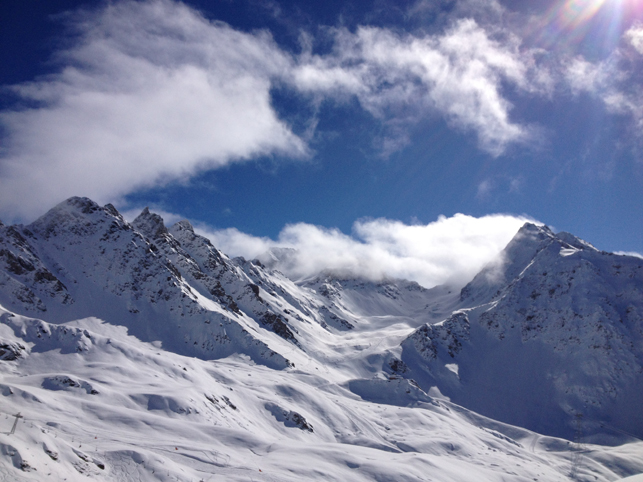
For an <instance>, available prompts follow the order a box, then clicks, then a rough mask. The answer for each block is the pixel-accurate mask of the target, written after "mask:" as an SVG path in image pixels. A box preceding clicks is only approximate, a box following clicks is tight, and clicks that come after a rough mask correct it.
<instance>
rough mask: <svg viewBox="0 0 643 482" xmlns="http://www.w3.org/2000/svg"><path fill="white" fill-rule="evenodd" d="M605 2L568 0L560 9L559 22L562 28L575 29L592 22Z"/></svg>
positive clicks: (602, 0) (600, 0) (603, 0)
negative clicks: (589, 21)
mask: <svg viewBox="0 0 643 482" xmlns="http://www.w3.org/2000/svg"><path fill="white" fill-rule="evenodd" d="M603 4H605V0H567V1H566V2H565V3H564V4H563V5H562V7H560V8H559V9H558V15H557V17H558V18H557V20H558V22H559V24H560V27H562V28H574V27H577V26H579V25H581V24H583V23H585V22H587V21H588V20H590V19H591V18H592V17H594V15H596V13H597V12H598V11H599V10H600V9H601V7H602V6H603Z"/></svg>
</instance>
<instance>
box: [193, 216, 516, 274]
mask: <svg viewBox="0 0 643 482" xmlns="http://www.w3.org/2000/svg"><path fill="white" fill-rule="evenodd" d="M526 221H528V219H527V218H524V217H516V216H510V215H501V214H496V215H489V216H484V217H481V218H475V217H472V216H467V215H464V214H456V215H454V216H452V217H450V218H446V217H444V216H441V217H440V218H439V219H438V220H437V221H435V222H432V223H429V224H426V225H408V224H404V223H402V222H400V221H392V220H388V219H374V220H362V221H358V222H356V223H355V224H354V226H353V233H352V235H350V236H349V235H346V234H344V233H342V232H340V231H339V230H337V229H327V228H322V227H319V226H314V225H311V224H304V223H299V224H292V225H288V226H286V227H285V228H284V229H283V230H282V231H281V233H280V234H279V237H278V239H277V240H271V239H268V238H258V237H254V236H250V235H248V234H245V233H242V232H240V231H238V230H236V229H225V230H211V229H207V228H206V227H204V226H201V227H200V228H199V229H198V231H199V232H200V233H201V234H203V235H205V236H207V237H209V238H210V239H211V240H212V242H213V244H214V245H215V246H217V247H218V248H219V249H221V250H222V251H223V252H225V253H227V254H228V255H231V256H244V257H245V258H248V259H253V258H256V257H259V258H260V259H262V260H264V261H266V260H268V259H269V256H266V255H265V254H266V251H267V250H269V249H270V248H276V247H281V248H291V249H292V251H288V252H287V253H286V254H285V255H284V253H282V254H281V255H279V256H280V258H281V259H280V260H279V261H278V262H277V263H276V264H275V267H276V268H277V269H279V270H280V271H282V272H283V273H284V274H286V275H288V276H290V277H292V278H294V279H305V278H308V277H310V276H313V275H315V274H317V273H319V272H321V271H329V272H332V273H334V274H336V275H338V276H359V277H364V278H367V279H372V280H381V279H383V278H387V277H388V278H404V279H409V280H413V281H417V282H418V283H420V284H422V285H423V286H426V287H432V286H435V285H438V284H442V283H451V284H453V285H456V286H462V285H464V284H465V283H466V282H468V281H470V280H471V279H472V278H473V276H475V274H476V273H478V272H479V271H480V269H482V268H483V267H484V266H485V265H486V264H487V263H490V262H492V261H493V260H494V259H496V257H497V256H498V253H499V252H500V251H501V250H502V249H503V248H504V247H505V246H506V244H507V243H508V242H509V241H510V240H511V238H512V237H513V236H514V235H515V234H516V232H517V231H518V229H519V228H520V227H521V226H522V225H523V224H524V223H525V222H526Z"/></svg>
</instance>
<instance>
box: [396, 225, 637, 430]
mask: <svg viewBox="0 0 643 482" xmlns="http://www.w3.org/2000/svg"><path fill="white" fill-rule="evenodd" d="M504 260H505V263H504V265H501V266H492V267H489V268H488V269H487V270H484V271H483V272H481V273H480V274H478V275H477V276H476V278H475V279H474V280H473V281H472V282H471V283H469V284H468V285H467V286H465V287H464V288H463V289H462V292H461V306H460V309H459V310H457V311H456V312H455V313H454V314H453V315H452V316H450V317H449V318H447V319H446V320H444V321H442V322H440V323H438V324H433V325H425V326H423V327H421V328H419V329H418V330H417V331H416V332H414V333H413V334H412V335H411V336H410V337H409V338H408V339H407V340H406V341H405V342H404V343H403V344H402V346H403V356H402V359H403V360H404V361H405V362H406V363H407V364H408V365H409V366H410V367H411V369H410V370H409V373H408V375H407V376H409V377H413V378H414V379H415V380H417V381H418V382H419V383H420V385H421V386H422V387H423V388H424V389H425V390H428V389H429V387H430V386H437V387H439V389H440V391H441V392H442V393H443V394H444V395H446V396H448V397H450V398H451V400H452V401H454V402H456V403H458V404H461V405H464V406H466V407H468V408H470V409H472V410H475V411H477V412H479V413H482V414H485V415H487V416H489V417H492V418H495V419H498V420H503V421H505V422H507V423H512V424H516V425H520V426H522V427H527V428H530V429H532V430H536V431H538V432H540V433H546V434H550V435H556V436H563V437H567V438H569V439H572V438H573V437H574V434H575V432H576V431H577V428H576V420H577V414H582V417H583V427H582V430H583V431H584V433H585V435H596V437H595V440H597V441H599V440H600V441H603V442H609V440H610V438H614V439H616V440H620V439H621V435H623V432H628V433H629V434H631V435H634V436H636V437H639V438H643V410H641V409H640V407H641V401H642V400H643V260H641V259H640V258H635V257H629V256H617V255H613V254H611V253H604V252H600V251H598V250H596V249H595V248H594V247H592V246H591V245H589V244H587V243H585V242H583V241H581V240H579V239H577V238H575V237H573V236H571V235H569V234H567V233H561V234H558V235H554V234H553V233H552V232H551V231H550V230H548V229H547V228H546V227H538V226H535V225H531V224H527V225H525V226H524V227H523V228H522V229H521V230H520V231H519V233H518V234H517V235H516V238H514V240H513V241H512V242H511V243H510V244H509V245H508V246H507V248H506V249H505V251H504ZM454 367H457V370H455V369H454Z"/></svg>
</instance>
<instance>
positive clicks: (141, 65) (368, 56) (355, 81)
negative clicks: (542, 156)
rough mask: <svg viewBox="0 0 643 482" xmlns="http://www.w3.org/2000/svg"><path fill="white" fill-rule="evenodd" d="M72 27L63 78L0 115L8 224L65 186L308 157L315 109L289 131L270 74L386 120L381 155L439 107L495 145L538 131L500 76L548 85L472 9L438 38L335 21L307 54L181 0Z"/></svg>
mask: <svg viewBox="0 0 643 482" xmlns="http://www.w3.org/2000/svg"><path fill="white" fill-rule="evenodd" d="M469 3H471V5H475V4H480V5H482V3H484V2H482V3H480V2H478V1H477V0H472V1H471V2H469ZM492 10H493V9H492ZM476 11H478V10H476ZM70 23H71V25H72V26H73V28H74V29H75V30H76V31H77V33H78V35H77V36H76V37H75V40H73V41H70V42H69V43H68V44H67V45H68V47H67V48H66V49H65V50H63V51H60V52H58V54H57V55H56V57H55V60H56V61H57V62H58V65H59V67H60V70H59V72H57V73H54V74H51V75H49V76H46V77H43V78H39V79H36V80H34V81H33V82H29V83H23V84H20V85H17V86H14V87H13V89H14V91H15V93H17V94H18V95H19V96H21V97H22V99H23V100H25V101H26V102H25V105H28V106H29V107H25V108H22V109H19V110H14V111H4V112H2V113H0V124H1V125H2V127H3V128H4V132H5V136H4V138H3V149H2V152H0V156H1V158H0V214H1V215H2V216H3V217H4V218H5V220H9V221H10V220H15V219H16V218H18V219H20V218H22V219H27V218H30V217H33V216H35V215H37V214H39V213H40V212H42V211H43V210H45V209H46V208H48V207H50V206H51V205H53V204H55V203H57V202H59V201H60V200H62V199H64V198H66V197H68V196H71V195H81V196H88V197H91V198H93V199H95V200H96V201H98V202H101V203H103V202H113V203H119V201H121V200H122V197H123V196H125V195H127V194H129V193H131V192H134V191H136V190H139V189H143V188H149V187H156V186H162V185H163V184H165V183H167V182H169V181H177V180H178V181H184V180H187V179H189V178H190V177H192V176H194V175H195V174H197V173H198V172H201V171H203V170H206V169H214V168H218V167H221V166H225V165H228V164H229V163H232V162H240V161H245V160H249V159H253V158H257V157H258V156H262V155H272V154H279V155H285V156H290V157H299V156H306V155H308V154H309V151H308V147H307V145H306V141H307V140H308V139H310V138H312V132H311V131H312V130H314V129H315V126H316V121H317V119H316V116H315V117H314V118H313V119H312V120H310V122H309V129H308V130H306V132H305V133H304V134H303V136H302V137H299V136H297V135H295V134H294V133H293V130H292V129H291V127H290V126H289V125H287V124H286V123H284V122H283V121H282V120H280V119H279V117H278V116H277V113H276V112H275V110H274V109H273V107H272V105H271V101H272V99H271V89H272V88H273V87H274V86H275V85H276V84H278V85H279V86H285V87H287V88H290V89H294V90H296V91H299V92H305V93H312V94H313V96H312V97H313V100H312V102H313V104H314V105H315V104H316V105H317V106H318V105H319V102H321V100H320V99H323V98H328V97H330V98H333V99H341V98H349V97H351V96H355V97H356V98H357V99H359V102H360V103H361V105H362V107H363V108H364V109H366V110H367V111H368V112H370V113H371V114H373V115H374V116H375V117H377V118H378V119H380V120H381V121H382V122H383V124H384V125H385V126H386V127H387V128H388V130H386V129H385V134H384V135H383V136H382V137H383V139H379V143H380V145H381V148H382V151H383V152H384V153H390V152H392V151H395V150H399V149H401V148H402V147H403V146H404V145H405V144H406V143H407V142H408V141H409V139H410V137H409V126H411V125H412V124H413V123H415V122H416V121H418V120H420V119H422V118H425V117H426V116H427V115H435V113H438V114H439V115H442V116H444V117H445V118H446V119H447V120H448V122H449V123H450V125H452V126H455V127H457V128H459V129H462V130H464V131H467V132H474V133H476V134H477V136H478V139H479V143H480V146H481V147H482V148H483V149H486V150H487V151H489V152H491V153H492V154H500V153H502V152H503V151H504V150H505V148H506V147H507V146H508V145H510V144H512V143H520V142H525V141H528V140H530V139H532V137H533V135H534V131H533V129H532V128H530V127H528V126H525V125H521V124H519V123H517V122H514V121H512V120H511V119H510V116H509V113H510V111H511V107H512V106H511V104H510V102H509V101H508V100H507V99H506V98H505V97H504V96H503V89H504V88H505V86H511V87H512V88H514V90H517V91H522V92H526V91H527V92H536V91H538V92H541V91H542V89H546V86H545V85H544V84H543V83H542V82H541V80H538V79H540V78H542V73H541V72H539V71H538V69H535V68H534V67H533V58H532V57H533V56H532V53H531V52H530V51H526V50H524V49H521V47H520V42H519V40H518V39H517V37H512V36H511V35H508V34H506V33H505V34H504V37H501V36H498V32H499V29H496V31H495V33H494V36H492V35H491V34H490V33H489V32H488V31H487V30H485V29H484V28H482V27H481V26H480V25H479V24H477V23H476V22H475V21H474V20H471V19H461V20H459V21H457V22H455V23H454V24H452V26H451V27H449V28H448V29H447V30H446V31H445V32H443V33H442V34H439V35H423V36H422V35H415V36H414V35H399V34H397V33H394V32H392V31H390V30H386V29H383V28H373V27H360V28H358V29H357V30H356V31H355V32H354V33H351V32H349V31H348V30H345V29H336V30H335V31H334V32H335V33H334V48H333V50H332V52H331V53H330V54H327V55H325V56H316V55H312V53H311V50H309V49H308V50H306V52H305V53H303V54H301V55H300V56H298V57H295V56H294V55H292V54H290V53H287V52H285V51H284V50H282V49H281V48H280V47H279V46H278V45H277V44H276V43H275V42H274V41H273V39H272V38H271V36H270V35H269V34H268V33H266V32H258V33H244V32H240V31H236V30H234V29H233V28H231V27H229V26H227V25H225V24H222V23H219V22H212V21H209V20H207V19H205V18H204V17H203V16H202V15H201V14H200V13H198V12H197V11H195V10H193V9H191V8H190V7H188V6H186V5H184V4H182V3H180V2H176V1H174V0H146V1H134V0H121V1H115V2H109V3H106V4H105V5H104V6H103V7H101V8H99V9H95V10H92V11H84V12H80V13H78V12H77V13H76V14H75V15H72V16H71V17H70ZM539 89H540V90H539ZM302 101H304V102H305V101H306V100H304V99H302ZM304 124H306V123H305V122H304ZM299 127H302V126H299ZM303 127H305V125H304V126H303ZM25 193H29V195H25ZM7 218H9V219H7Z"/></svg>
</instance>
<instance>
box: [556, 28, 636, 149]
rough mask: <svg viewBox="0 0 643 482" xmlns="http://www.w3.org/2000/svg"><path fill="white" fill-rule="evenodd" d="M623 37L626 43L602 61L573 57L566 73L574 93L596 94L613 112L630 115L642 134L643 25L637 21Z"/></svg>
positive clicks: (565, 75) (634, 129) (633, 123)
mask: <svg viewBox="0 0 643 482" xmlns="http://www.w3.org/2000/svg"><path fill="white" fill-rule="evenodd" d="M623 40H624V41H625V44H624V45H621V46H620V47H619V48H617V49H615V50H614V51H613V52H612V53H611V54H610V55H609V56H608V57H607V58H605V59H603V60H601V61H597V62H589V61H587V60H586V59H585V58H583V57H580V56H579V57H577V58H575V59H573V60H571V61H570V62H569V63H568V65H567V68H566V69H565V71H564V77H565V79H566V81H567V83H568V85H569V86H570V88H571V90H572V93H574V94H578V93H581V92H587V93H589V94H592V95H594V96H595V97H597V98H598V99H600V100H601V101H602V102H603V103H604V105H605V107H606V109H607V110H608V111H609V112H611V113H613V114H619V115H627V116H629V117H630V118H631V119H632V125H633V127H634V128H633V134H634V136H635V137H639V138H640V137H641V132H642V131H641V128H643V101H642V99H643V91H642V90H641V86H640V83H639V82H638V80H637V77H638V76H639V75H640V71H641V68H642V67H643V58H642V57H641V56H640V55H639V54H643V26H641V24H635V25H634V26H632V27H630V29H629V30H627V31H626V32H625V33H624V34H623ZM628 44H629V45H628ZM632 47H633V48H634V51H635V52H633V51H632V50H631V48H632ZM632 54H633V55H632ZM629 134H630V133H629V132H628V135H629Z"/></svg>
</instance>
